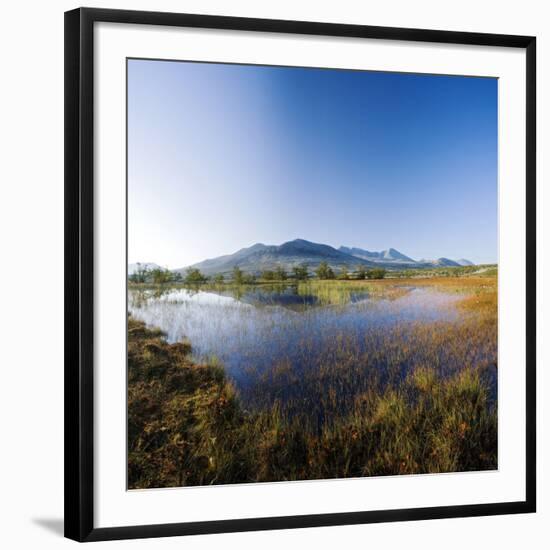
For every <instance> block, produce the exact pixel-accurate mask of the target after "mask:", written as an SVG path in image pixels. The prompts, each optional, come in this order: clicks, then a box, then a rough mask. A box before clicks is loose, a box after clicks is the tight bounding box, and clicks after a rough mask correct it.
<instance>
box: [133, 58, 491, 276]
mask: <svg viewBox="0 0 550 550" xmlns="http://www.w3.org/2000/svg"><path fill="white" fill-rule="evenodd" d="M497 119H498V113H497V80H496V79H488V78H472V77H461V76H432V75H415V74H402V73H380V72H365V71H342V70H329V69H309V68H307V69H303V68H284V67H263V66H242V65H224V64H205V63H188V62H166V61H146V60H129V62H128V260H129V262H130V263H132V262H137V261H141V262H156V263H158V264H160V265H163V266H166V267H170V268H178V267H183V266H186V265H189V264H192V263H195V262H198V261H201V260H203V259H205V258H210V257H215V256H219V255H222V254H228V253H232V252H235V251H236V250H238V249H240V248H243V247H245V246H250V245H252V244H254V243H256V242H263V243H265V244H281V243H282V242H284V241H288V240H292V239H295V238H303V239H308V240H311V241H314V242H322V243H326V244H330V245H333V246H335V247H338V246H340V245H346V246H357V247H362V248H366V249H368V250H382V249H385V248H389V247H393V248H397V249H398V250H400V251H401V252H403V253H405V254H407V255H409V256H411V257H413V258H415V259H420V258H427V259H432V258H438V257H441V256H446V257H450V258H455V259H458V258H468V259H470V260H472V261H474V262H477V263H483V262H495V261H496V260H497Z"/></svg>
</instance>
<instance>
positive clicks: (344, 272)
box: [338, 265, 349, 279]
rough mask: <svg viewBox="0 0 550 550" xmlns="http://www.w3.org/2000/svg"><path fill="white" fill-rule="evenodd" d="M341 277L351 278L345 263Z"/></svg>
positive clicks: (341, 269) (341, 270)
mask: <svg viewBox="0 0 550 550" xmlns="http://www.w3.org/2000/svg"><path fill="white" fill-rule="evenodd" d="M338 278H339V279H349V271H348V267H347V266H346V265H343V266H342V267H341V268H340V273H339V274H338Z"/></svg>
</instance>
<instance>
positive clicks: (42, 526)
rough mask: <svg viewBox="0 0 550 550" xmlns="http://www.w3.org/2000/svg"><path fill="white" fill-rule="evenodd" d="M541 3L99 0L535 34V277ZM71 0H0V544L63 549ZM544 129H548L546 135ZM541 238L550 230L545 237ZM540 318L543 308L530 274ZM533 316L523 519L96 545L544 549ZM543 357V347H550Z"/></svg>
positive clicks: (544, 453)
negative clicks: (532, 416)
mask: <svg viewBox="0 0 550 550" xmlns="http://www.w3.org/2000/svg"><path fill="white" fill-rule="evenodd" d="M545 4H547V2H545V1H544V0H540V1H537V0H524V1H523V2H508V1H505V0H500V1H497V0H489V1H484V2H482V1H480V0H461V1H460V2H452V3H450V2H442V1H441V0H434V1H431V0H415V1H410V0H397V1H393V2H390V1H386V2H368V3H367V2H358V1H353V0H339V1H338V2H334V1H331V2H324V1H323V2H322V1H320V0H317V1H302V2H298V1H297V0H277V1H273V0H270V1H265V2H254V1H252V0H248V1H247V0H232V1H231V2H227V1H225V2H224V1H223V0H202V1H200V0H194V1H191V0H188V1H179V2H178V1H169V0H159V1H156V2H153V1H144V0H134V1H132V2H130V1H127V0H118V2H116V3H115V2H114V1H113V2H110V1H107V2H93V5H94V6H97V7H111V8H126V9H155V10H164V11H181V12H189V13H212V14H220V15H240V16H251V17H267V18H281V19H303V20H318V21H327V22H342V23H359V24H368V25H386V26H402V27H419V28H437V29H449V30H464V31H480V32H492V33H510V34H529V35H536V36H537V38H538V78H539V88H538V98H539V104H538V113H539V146H538V151H539V155H538V156H539V172H538V180H539V246H538V248H539V281H541V280H542V278H543V261H544V258H543V254H542V252H543V225H545V228H544V229H545V230H546V232H548V227H549V226H550V224H549V223H546V224H544V222H543V220H542V214H543V210H544V211H546V212H547V213H548V214H550V205H549V204H548V197H549V196H550V194H549V193H546V194H545V195H546V196H543V190H542V185H541V183H542V181H544V177H545V173H544V172H543V170H544V166H543V161H544V159H543V157H544V156H545V154H548V147H547V144H548V141H547V143H545V142H544V138H545V136H547V135H548V130H549V128H550V120H549V112H550V111H549V110H548V109H546V110H545V108H544V107H545V106H544V96H545V92H546V96H548V93H549V91H548V77H547V74H546V71H545V70H544V69H546V68H547V66H549V65H550V17H549V14H548V13H545ZM74 7H78V4H77V3H73V2H68V1H66V0H63V1H59V2H56V3H53V2H37V1H36V0H27V1H26V2H19V3H18V4H17V3H15V2H11V3H9V4H8V3H4V4H3V10H2V19H1V21H2V28H1V29H0V52H1V56H2V62H1V67H2V71H1V73H0V75H1V78H0V94H1V101H0V129H1V130H0V132H1V133H0V136H1V137H0V139H1V140H2V147H1V151H2V155H1V157H0V158H1V161H0V172H1V176H0V182H1V183H0V185H1V189H2V195H1V200H0V235H1V239H0V243H1V244H0V246H1V248H2V251H1V258H2V268H1V269H0V292H1V294H0V325H1V326H0V335H1V336H0V339H1V346H0V365H1V369H2V375H3V376H2V379H1V380H2V381H1V383H0V407H1V416H0V474H1V478H0V479H1V481H0V507H1V509H0V525H1V526H2V527H1V528H0V540H1V541H2V546H3V547H5V548H10V549H16V548H33V547H40V548H44V549H49V548H60V547H65V546H69V545H71V544H75V543H72V542H70V541H67V540H64V539H62V538H61V532H62V516H63V458H62V446H63V396H62V388H63V11H65V10H68V9H72V8H74ZM547 139H548V138H547ZM547 241H548V239H547ZM539 305H540V314H542V309H543V308H544V309H545V310H546V312H549V303H548V294H547V295H545V296H543V290H542V288H541V287H540V283H539ZM542 324H543V320H542V319H541V318H540V317H539V341H540V342H541V345H540V346H539V382H540V383H539V513H538V514H536V515H530V516H505V517H493V518H474V519H456V520H445V521H429V522H415V523H397V524H381V525H367V526H353V527H337V528H321V529H307V530H297V531H285V532H281V531H279V532H265V533H244V534H232V535H223V536H203V537H191V538H188V539H186V540H185V541H182V539H165V540H155V541H129V542H120V543H102V544H101V548H111V547H115V545H118V546H119V547H121V546H125V547H129V546H130V547H133V546H136V547H137V546H141V547H144V546H147V545H149V547H155V548H169V547H171V548H175V547H176V546H177V545H181V544H182V542H184V543H185V544H186V547H187V548H205V549H206V548H216V547H218V546H220V545H223V546H224V547H225V548H239V549H242V550H244V549H246V548H257V547H262V548H280V547H281V546H283V547H298V546H306V547H312V548H334V547H344V546H348V545H350V546H358V547H367V546H368V547H370V548H391V549H393V548H400V547H402V548H407V549H408V550H413V549H415V548H419V549H422V550H429V549H431V548H433V549H438V550H439V549H440V548H445V549H448V550H451V549H455V548H457V549H461V550H463V549H464V548H475V549H477V548H495V549H501V548H518V547H522V546H525V547H529V548H534V549H538V548H547V547H548V539H550V482H549V479H550V477H549V476H545V475H544V471H542V469H541V468H540V466H542V465H543V464H544V457H546V458H548V457H549V456H550V449H549V441H550V438H549V437H548V434H547V436H546V438H545V439H543V437H542V436H543V433H544V426H549V425H550V419H549V418H548V415H549V411H550V409H549V407H546V406H545V403H544V400H543V399H542V397H543V395H544V396H548V395H550V377H549V376H546V377H544V373H543V372H542V371H543V368H542V366H543V361H544V349H543V347H544V343H545V342H544V337H545V332H548V331H547V330H546V331H545V328H546V327H543V326H542ZM547 355H548V353H547Z"/></svg>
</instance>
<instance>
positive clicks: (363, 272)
mask: <svg viewBox="0 0 550 550" xmlns="http://www.w3.org/2000/svg"><path fill="white" fill-rule="evenodd" d="M313 273H314V275H315V276H316V277H317V279H320V280H331V279H337V280H352V279H359V280H361V279H383V278H384V277H385V275H386V270H385V269H382V268H374V269H366V267H365V266H364V265H359V266H357V268H356V269H355V271H349V270H348V268H347V266H345V265H344V266H341V267H340V269H339V271H338V272H337V273H335V271H334V270H333V269H332V267H330V265H329V264H328V263H327V262H321V263H320V264H319V265H318V266H317V268H316V269H315V270H314V272H313ZM309 278H311V274H310V271H309V268H308V266H307V264H301V265H296V266H294V267H293V268H292V270H291V271H290V272H288V271H287V270H286V269H285V268H284V267H282V266H278V267H277V268H275V269H273V270H271V269H268V270H264V271H262V272H261V273H260V275H259V276H256V275H254V274H252V273H247V272H245V271H243V270H242V269H240V268H239V267H238V266H235V267H234V268H233V271H232V272H231V275H230V276H229V277H227V279H226V277H225V276H224V275H223V274H222V273H218V274H216V275H213V276H211V277H207V276H206V275H204V274H203V273H202V272H201V271H200V269H197V268H194V267H190V268H188V269H187V270H186V272H185V275H182V274H181V273H180V272H178V271H170V270H169V269H163V268H154V269H147V267H142V266H141V265H140V264H138V267H137V269H136V271H135V272H134V273H132V274H131V275H130V276H129V277H128V280H129V281H130V282H132V283H153V284H163V283H177V282H183V283H187V284H204V283H213V284H224V283H226V282H229V283H233V284H237V285H246V284H254V283H255V282H257V281H258V280H261V281H273V282H282V281H287V280H295V281H305V280H307V279H309Z"/></svg>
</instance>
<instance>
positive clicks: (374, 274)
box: [367, 268, 386, 279]
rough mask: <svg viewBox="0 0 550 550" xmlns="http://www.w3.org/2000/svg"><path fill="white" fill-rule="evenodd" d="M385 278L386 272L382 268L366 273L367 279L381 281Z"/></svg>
mask: <svg viewBox="0 0 550 550" xmlns="http://www.w3.org/2000/svg"><path fill="white" fill-rule="evenodd" d="M385 276H386V270H385V269H382V268H377V269H371V270H370V271H368V272H367V277H368V278H369V279H383V278H384V277H385Z"/></svg>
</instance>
